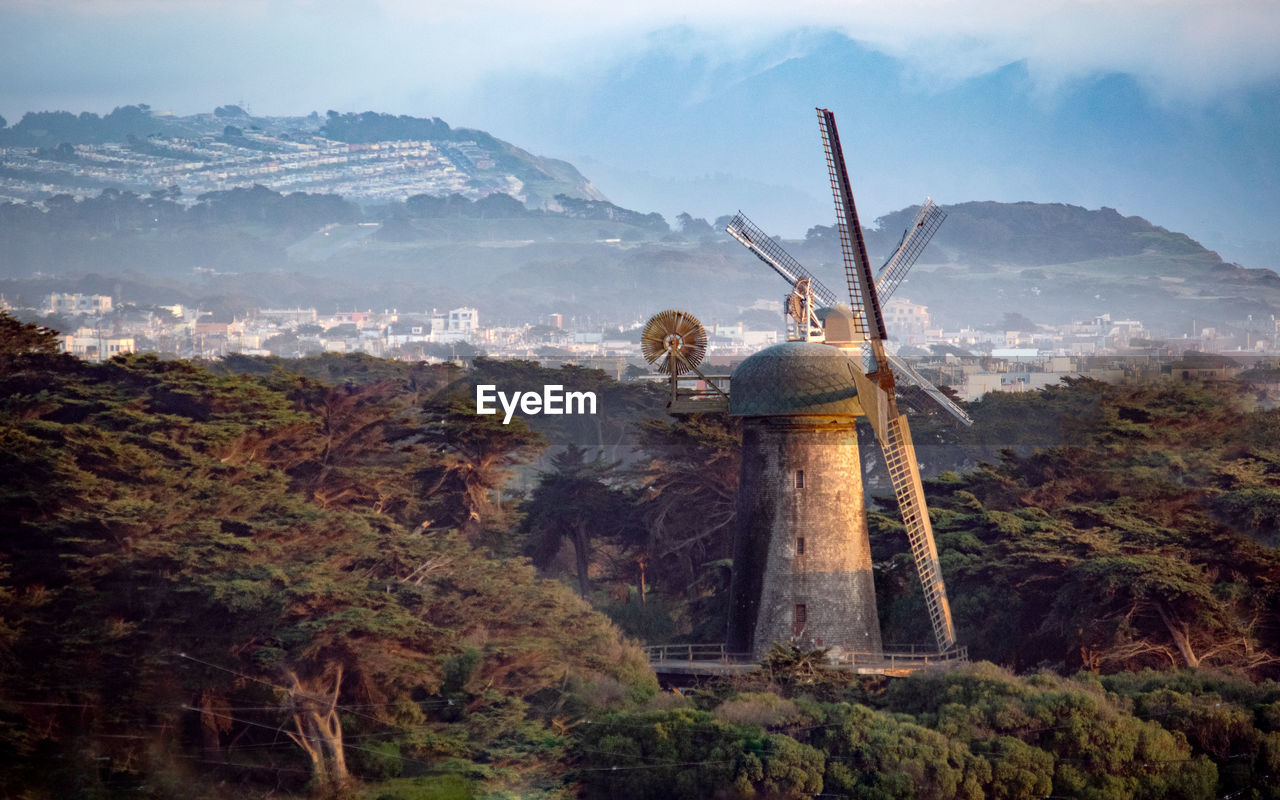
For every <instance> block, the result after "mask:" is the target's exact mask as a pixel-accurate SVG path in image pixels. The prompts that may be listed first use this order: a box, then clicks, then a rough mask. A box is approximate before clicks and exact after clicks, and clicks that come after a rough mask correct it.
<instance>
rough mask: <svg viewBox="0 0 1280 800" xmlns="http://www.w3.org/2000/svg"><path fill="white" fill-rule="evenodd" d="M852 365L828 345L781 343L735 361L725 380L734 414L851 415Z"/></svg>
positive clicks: (854, 396)
mask: <svg viewBox="0 0 1280 800" xmlns="http://www.w3.org/2000/svg"><path fill="white" fill-rule="evenodd" d="M857 368H858V367H857V364H856V363H855V362H854V360H853V359H852V358H850V357H849V356H847V355H845V354H844V353H842V352H840V351H839V350H837V349H836V348H834V347H832V346H831V345H826V344H821V343H819V342H783V343H782V344H775V345H773V346H772V347H766V348H765V349H764V350H761V351H760V352H758V353H756V354H755V355H753V356H751V357H750V358H748V359H747V360H746V361H743V362H742V363H741V364H739V365H738V368H737V369H735V370H734V371H733V376H732V379H731V380H730V383H729V413H730V414H731V415H733V416H735V417H766V416H796V415H832V414H838V415H851V416H852V415H857V414H861V413H862V406H861V405H860V404H859V403H858V390H857V387H856V386H855V385H854V382H853V371H854V370H856V369H857Z"/></svg>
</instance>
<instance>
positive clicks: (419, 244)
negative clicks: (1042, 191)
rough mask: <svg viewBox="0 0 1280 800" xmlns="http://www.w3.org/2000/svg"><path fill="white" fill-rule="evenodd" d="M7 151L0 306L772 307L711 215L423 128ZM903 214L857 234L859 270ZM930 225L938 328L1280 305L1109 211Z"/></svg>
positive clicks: (508, 311) (92, 142)
mask: <svg viewBox="0 0 1280 800" xmlns="http://www.w3.org/2000/svg"><path fill="white" fill-rule="evenodd" d="M0 145H3V146H6V147H8V148H10V149H9V150H8V151H7V152H6V153H5V154H4V155H3V156H0V278H5V279H8V280H7V281H6V282H5V283H4V284H3V285H0V292H3V293H5V294H6V296H7V297H8V298H9V299H10V300H12V299H14V298H17V297H21V298H27V299H28V300H30V299H31V298H33V297H36V296H37V295H38V294H39V293H41V292H47V291H53V290H54V289H55V288H58V287H65V288H66V289H74V288H76V286H77V285H85V286H87V285H89V284H92V285H94V286H99V285H101V284H102V283H103V282H104V281H105V282H107V283H110V282H112V281H117V280H119V281H120V282H121V283H120V285H121V286H122V287H124V289H125V290H126V293H127V294H129V295H131V296H132V297H133V298H135V299H139V300H140V299H142V298H144V297H145V298H147V300H148V301H154V302H161V301H165V298H167V297H171V298H173V299H172V300H171V301H172V302H186V303H198V302H206V303H209V304H215V303H216V304H217V305H218V306H219V307H225V308H228V309H232V310H234V309H235V308H237V307H240V306H249V305H294V304H302V305H315V306H317V307H318V308H329V307H337V306H339V305H341V306H343V307H349V306H351V305H353V304H354V305H356V306H359V307H397V306H398V307H403V306H412V307H422V308H429V307H431V306H445V305H452V304H461V303H463V302H465V303H469V304H472V305H475V306H477V307H478V308H480V309H481V311H482V313H484V314H485V315H486V318H487V319H490V320H505V321H510V322H525V321H532V320H536V319H537V318H538V317H539V316H541V315H545V314H547V313H551V312H557V313H563V314H565V315H566V317H569V318H577V319H578V320H588V319H589V320H592V321H593V322H597V321H598V322H601V323H608V324H626V323H628V322H631V321H635V320H638V319H643V318H644V317H645V316H647V315H648V314H649V313H652V312H653V311H656V310H658V309H660V308H663V307H672V306H674V307H681V308H687V309H688V310H690V311H693V312H694V313H698V314H699V316H701V317H703V318H704V321H707V322H732V321H734V320H735V319H741V318H743V315H744V314H747V315H754V318H755V319H761V318H763V317H762V316H761V315H769V314H772V313H773V312H772V311H769V310H767V309H772V308H773V307H774V306H775V305H776V304H777V303H778V301H779V299H780V298H781V296H782V294H783V293H784V291H785V286H784V285H783V284H782V283H781V282H780V281H779V280H778V278H777V277H776V276H775V275H773V274H772V273H771V272H770V271H769V270H767V269H766V268H764V267H763V266H762V265H761V264H760V263H759V262H758V261H756V260H755V259H754V258H752V257H751V256H750V255H749V254H748V253H746V252H745V251H744V250H743V249H742V248H741V247H740V246H739V245H738V244H737V243H736V242H734V241H732V240H730V239H729V238H728V237H727V236H726V235H725V234H724V233H723V232H722V231H720V230H716V229H713V227H712V226H710V225H708V224H707V223H706V222H705V221H704V220H698V219H694V218H692V217H690V216H688V215H687V214H682V215H680V217H679V218H678V219H677V221H678V223H679V230H676V231H672V229H671V228H670V227H669V226H668V225H667V222H666V221H665V220H664V219H663V218H662V217H661V216H660V215H658V214H654V213H643V212H639V211H632V210H629V209H625V208H621V207H619V206H616V205H614V204H612V203H609V202H608V201H607V200H605V199H604V198H603V197H602V196H601V195H600V193H599V192H598V191H596V190H595V188H594V187H593V186H592V185H591V183H590V182H589V181H588V180H587V179H586V178H585V177H584V176H583V175H582V174H581V173H580V172H579V171H578V170H577V169H576V168H574V167H573V166H572V165H571V164H568V163H565V162H562V161H556V160H554V159H545V158H540V157H538V156H535V155H532V154H530V153H529V152H527V151H525V150H523V149H521V148H519V147H517V146H515V145H513V144H511V143H508V142H504V141H502V140H501V139H497V138H496V137H494V136H492V135H490V134H488V133H486V132H484V131H476V130H468V129H463V128H452V127H450V126H449V125H448V124H447V123H446V122H444V121H443V120H440V119H437V118H417V117H407V116H393V115H390V114H377V113H374V112H365V113H362V114H350V113H347V114H341V113H338V112H336V111H331V112H328V113H327V114H326V115H324V116H321V115H320V114H317V113H313V114H310V115H308V116H306V117H256V116H251V115H250V114H248V113H246V112H245V111H244V110H243V109H241V108H238V107H236V106H222V107H219V108H217V109H215V110H214V111H213V112H212V113H209V114H197V115H192V116H188V117H176V116H173V115H167V114H159V113H153V112H152V111H151V110H150V109H149V108H147V107H146V106H125V107H122V108H118V109H116V110H115V111H113V112H112V113H111V114H108V115H106V116H103V117H98V116H97V115H93V114H80V115H73V114H70V113H66V112H41V113H33V114H27V115H26V116H24V117H23V119H22V120H21V121H20V122H19V123H18V124H16V125H14V126H12V127H7V128H5V127H0ZM6 199H9V200H15V199H16V200H21V201H26V202H24V203H22V204H12V203H10V204H5V203H4V202H3V201H4V200H6ZM353 201H355V202H353ZM37 204H38V205H37ZM915 210H916V209H914V208H905V209H902V210H900V211H896V212H893V213H891V214H888V215H886V216H883V217H881V218H879V219H877V220H876V221H875V225H874V226H873V227H871V228H869V229H867V230H866V232H865V233H866V238H867V243H868V247H869V250H870V255H871V257H872V260H873V262H874V263H875V264H879V263H881V262H882V261H883V260H884V259H886V258H887V257H888V256H889V254H890V253H891V252H892V251H893V249H894V247H895V246H896V244H897V242H898V240H899V237H900V236H901V234H902V232H903V230H904V229H905V228H906V227H907V226H908V225H909V224H910V222H911V219H912V215H913V214H914V213H915ZM946 211H947V213H948V215H949V216H948V219H947V221H946V222H945V223H944V224H943V226H942V228H941V230H940V231H939V233H938V235H937V237H936V238H935V240H934V242H933V243H931V245H930V246H929V248H928V249H927V250H926V251H925V254H924V258H923V260H922V263H920V264H918V265H917V266H916V267H915V269H914V270H913V271H912V273H911V274H910V276H909V277H908V280H907V281H906V282H905V283H904V284H903V285H902V286H901V288H900V289H899V291H898V297H901V298H905V299H909V300H911V301H913V302H915V303H921V304H924V305H927V306H928V307H929V311H930V313H931V315H932V317H933V320H934V323H935V324H936V325H940V326H945V327H948V328H955V327H960V326H965V325H968V326H987V325H997V324H998V323H999V322H1000V321H1001V320H1002V318H1003V317H1004V316H1005V315H1006V314H1020V315H1022V316H1023V317H1026V318H1029V319H1030V320H1031V321H1033V322H1036V323H1048V324H1061V323H1066V322H1071V321H1073V320H1083V319H1091V318H1093V317H1096V316H1100V315H1103V314H1110V315H1111V316H1112V317H1113V318H1122V317H1124V318H1130V319H1136V320H1140V321H1142V322H1143V323H1144V324H1146V325H1147V326H1148V329H1150V330H1153V331H1154V332H1156V333H1159V334H1160V335H1163V336H1173V337H1177V336H1180V335H1182V334H1183V333H1191V332H1194V331H1197V330H1202V329H1203V328H1204V327H1206V326H1218V327H1223V326H1226V327H1231V326H1235V327H1237V328H1239V327H1241V326H1244V325H1249V326H1254V325H1258V324H1262V322H1263V321H1266V320H1269V319H1271V318H1272V315H1275V314H1277V313H1280V276H1277V275H1276V274H1275V273H1274V272H1272V271H1270V270H1249V269H1244V268H1242V267H1240V266H1238V265H1235V264H1229V263H1226V262H1224V261H1223V260H1222V259H1221V258H1220V257H1219V256H1218V254H1217V253H1214V252H1213V251H1210V250H1207V249H1205V248H1204V247H1202V246H1201V245H1200V244H1199V243H1197V242H1195V241H1194V240H1192V239H1191V238H1189V237H1187V236H1186V235H1184V234H1181V233H1176V232H1171V231H1169V230H1166V229H1164V228H1161V227H1159V226H1156V225H1153V224H1151V223H1150V222H1148V221H1147V220H1145V219H1142V218H1140V217H1125V216H1122V215H1120V214H1119V213H1118V212H1116V211H1115V210H1114V209H1110V208H1102V209H1098V210H1088V209H1084V208H1081V207H1079V206H1070V205H1062V204H1044V203H995V202H971V203H961V204H957V205H953V206H947V207H946ZM786 246H787V248H788V249H790V250H791V251H792V252H793V253H794V254H795V255H796V256H797V257H798V258H800V259H801V260H802V261H804V262H805V264H806V265H808V266H809V267H810V268H811V269H812V270H813V271H814V272H815V273H816V274H817V275H818V276H819V277H820V278H821V279H822V280H824V281H825V282H827V283H828V284H829V285H830V286H831V287H832V288H839V287H840V286H841V285H842V284H843V279H842V277H841V276H842V275H843V268H842V266H841V264H840V253H839V246H838V242H837V241H836V239H835V237H834V233H833V231H832V229H831V228H829V227H823V226H815V227H814V228H812V229H810V231H809V233H808V235H807V236H806V238H805V239H803V240H799V241H793V242H787V243H786ZM90 275H92V276H95V277H93V278H92V279H89V278H88V276H90ZM85 281H88V283H86V282H85ZM149 284H150V285H151V286H152V288H153V289H154V291H153V290H151V289H148V288H147V286H148V285H149ZM161 287H162V288H161ZM761 301H764V302H763V303H762V302H761ZM752 308H754V310H751V311H744V309H752ZM762 308H765V309H766V310H764V311H762V310H761V309H762ZM774 316H775V317H776V315H774Z"/></svg>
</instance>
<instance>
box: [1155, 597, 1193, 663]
mask: <svg viewBox="0 0 1280 800" xmlns="http://www.w3.org/2000/svg"><path fill="white" fill-rule="evenodd" d="M1156 609H1157V610H1158V611H1159V612H1160V619H1162V620H1164V626H1165V627H1166V628H1168V629H1169V635H1170V636H1172V637H1173V643H1174V645H1175V646H1176V647H1177V648H1178V653H1179V654H1181V655H1182V660H1183V661H1185V662H1187V666H1188V667H1198V666H1200V658H1199V657H1198V656H1197V655H1196V653H1195V651H1194V650H1192V649H1191V638H1190V636H1188V634H1187V623H1185V622H1181V621H1179V620H1178V619H1177V618H1176V617H1174V616H1173V615H1172V614H1170V613H1169V612H1168V611H1167V610H1165V607H1164V604H1163V603H1157V604H1156Z"/></svg>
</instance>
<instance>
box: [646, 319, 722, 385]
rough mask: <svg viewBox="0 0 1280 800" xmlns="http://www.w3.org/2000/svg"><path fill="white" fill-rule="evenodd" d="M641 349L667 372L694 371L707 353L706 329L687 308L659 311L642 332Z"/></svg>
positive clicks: (650, 359) (647, 357) (647, 359)
mask: <svg viewBox="0 0 1280 800" xmlns="http://www.w3.org/2000/svg"><path fill="white" fill-rule="evenodd" d="M640 352H641V353H642V354H644V357H645V360H646V361H648V362H649V363H650V364H655V365H657V367H658V369H659V370H660V371H662V372H665V373H667V374H668V375H683V374H685V373H687V372H692V371H693V368H694V367H696V366H697V365H698V364H701V363H702V359H703V358H705V357H706V355H707V330H706V328H703V327H702V323H701V322H698V318H697V317H695V316H694V315H692V314H690V313H689V312H687V311H659V312H658V313H657V314H654V315H653V316H652V317H650V318H649V321H648V322H646V323H645V324H644V329H643V331H642V332H641V333H640Z"/></svg>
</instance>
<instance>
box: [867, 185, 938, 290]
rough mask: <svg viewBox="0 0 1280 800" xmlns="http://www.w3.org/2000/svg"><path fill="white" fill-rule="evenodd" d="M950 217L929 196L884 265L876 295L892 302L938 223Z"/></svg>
mask: <svg viewBox="0 0 1280 800" xmlns="http://www.w3.org/2000/svg"><path fill="white" fill-rule="evenodd" d="M946 218H947V214H946V212H944V211H943V210H942V209H940V208H938V206H937V205H935V204H934V202H933V199H932V198H925V201H924V205H922V206H920V211H919V212H917V213H916V218H915V219H914V220H912V222H911V227H910V228H907V230H906V231H905V232H904V233H903V234H902V241H900V242H899V243H898V248H897V249H896V250H894V251H893V255H891V256H889V260H888V261H886V262H885V263H884V266H882V267H881V268H880V275H879V276H878V277H877V278H876V294H877V295H879V296H880V302H881V303H887V302H889V298H890V297H892V296H893V292H894V290H895V289H897V288H898V284H900V283H902V279H903V278H905V277H907V271H908V270H910V269H911V266H912V265H913V264H915V263H916V261H917V260H918V259H919V258H920V254H921V253H923V252H924V249H925V247H926V246H928V244H929V240H930V239H932V238H933V234H934V233H936V232H937V230H938V226H939V225H941V224H942V221H943V220H945V219H946Z"/></svg>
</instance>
